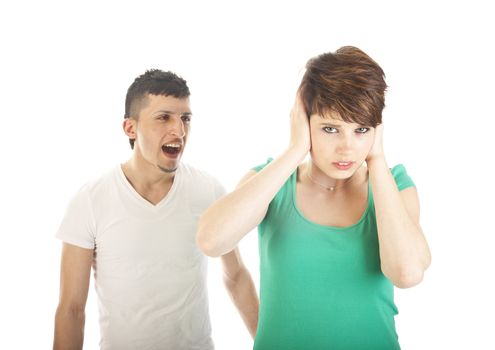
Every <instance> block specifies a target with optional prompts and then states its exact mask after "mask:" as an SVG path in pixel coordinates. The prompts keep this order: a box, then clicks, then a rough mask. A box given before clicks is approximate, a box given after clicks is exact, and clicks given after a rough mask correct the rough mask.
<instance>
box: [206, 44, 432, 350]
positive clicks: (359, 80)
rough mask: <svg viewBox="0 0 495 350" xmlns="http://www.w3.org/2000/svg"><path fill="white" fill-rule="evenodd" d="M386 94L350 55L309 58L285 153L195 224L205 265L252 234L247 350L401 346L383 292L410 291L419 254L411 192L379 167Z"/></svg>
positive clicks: (422, 254)
mask: <svg viewBox="0 0 495 350" xmlns="http://www.w3.org/2000/svg"><path fill="white" fill-rule="evenodd" d="M385 89H386V84H385V81H384V73H383V71H382V69H381V68H380V67H379V66H378V64H377V63H376V62H375V61H373V60H372V59H371V58H370V57H369V56H368V55H366V54H365V53H364V52H362V51H361V50H359V49H358V48H355V47H342V48H340V49H339V50H337V51H336V52H335V53H326V54H322V55H320V56H318V57H315V58H313V59H311V60H310V61H309V62H308V63H307V66H306V73H305V75H304V77H303V79H302V82H301V85H300V87H299V90H298V94H297V97H296V101H295V104H294V107H293V109H292V112H291V138H290V143H289V147H288V148H287V149H286V151H285V152H284V153H283V154H282V155H280V156H279V157H277V158H276V159H274V160H269V161H268V162H267V163H266V164H264V165H261V166H258V167H256V168H254V169H253V170H251V171H249V172H248V173H247V174H246V176H245V177H244V178H243V179H242V180H241V181H240V184H239V186H238V187H237V189H236V190H235V191H233V192H232V193H230V194H228V195H227V196H225V197H223V198H222V199H220V200H219V201H217V202H216V203H215V204H214V205H213V206H211V207H210V208H209V209H208V210H207V211H206V212H205V213H204V214H203V216H202V218H201V219H200V222H199V231H198V236H197V243H198V245H199V246H200V248H201V249H202V250H203V251H204V252H205V253H206V254H208V255H210V256H220V255H222V254H225V253H227V252H229V251H230V250H232V249H234V248H235V246H236V245H237V243H238V242H239V241H240V240H241V239H242V238H243V237H244V236H245V235H246V234H247V233H248V232H250V231H251V230H252V229H253V228H254V227H256V226H258V232H259V254H260V270H261V271H260V278H261V281H260V310H259V322H258V329H257V333H256V338H255V344H254V348H255V349H257V350H276V349H284V350H287V349H311V350H315V349H351V350H358V349H367V350H370V349H380V350H384V349H399V348H400V346H399V342H398V336H397V334H396V332H395V325H394V315H396V314H397V308H396V306H395V304H394V300H393V286H394V285H395V286H397V287H399V288H408V287H412V286H414V285H416V284H418V283H419V282H420V281H421V280H422V278H423V273H424V271H425V270H426V268H427V267H428V266H429V264H430V252H429V248H428V244H427V242H426V240H425V237H424V235H423V232H422V230H421V227H420V224H419V200H418V196H417V192H416V189H415V185H414V183H413V182H412V180H411V179H410V177H409V176H408V174H407V172H406V170H405V168H404V166H402V165H397V166H395V167H393V168H392V169H390V168H389V166H388V164H387V162H386V160H385V155H384V151H383V146H382V134H383V125H382V110H383V108H384V105H385V104H384V93H385ZM308 152H309V154H310V157H309V160H308V161H307V162H304V159H305V158H306V155H307V153H308Z"/></svg>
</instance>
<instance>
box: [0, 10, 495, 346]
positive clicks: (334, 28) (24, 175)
mask: <svg viewBox="0 0 495 350" xmlns="http://www.w3.org/2000/svg"><path fill="white" fill-rule="evenodd" d="M342 3H345V5H343V4H342ZM468 3H469V5H468ZM487 3H488V1H487V2H478V1H469V2H467V1H466V2H455V1H454V2H447V1H445V2H434V1H429V2H427V1H424V2H423V1H414V2H408V3H407V4H406V3H404V2H401V3H399V2H392V1H390V2H385V1H368V2H361V3H360V2H350V1H349V2H344V1H335V2H333V1H321V2H315V1H298V2H289V1H286V2H280V3H277V2H273V3H271V2H269V1H265V2H256V1H249V2H248V1H246V2H242V3H241V2H235V1H225V2H218V1H203V2H199V1H198V2H186V1H174V2H170V1H159V2H158V1H157V2H152V1H140V2H139V5H138V4H137V2H136V4H130V3H128V2H104V1H99V2H96V1H94V2H93V1H86V2H78V3H76V2H69V1H60V2H55V1H17V2H16V3H15V4H14V3H13V2H12V3H8V2H2V4H1V5H0V36H1V42H0V45H1V53H0V60H1V64H0V105H1V108H0V113H1V117H0V118H1V119H0V120H1V124H0V125H1V127H2V130H1V147H0V152H1V154H0V162H1V163H0V164H1V171H0V189H1V194H0V204H1V211H0V212H1V238H2V240H1V242H2V250H1V253H0V259H1V260H0V267H1V287H0V293H1V298H0V303H1V305H0V321H1V328H0V329H1V330H0V349H48V348H50V347H51V344H52V339H53V318H54V312H55V308H56V306H57V301H58V300H57V299H58V283H59V280H58V279H59V263H60V242H58V241H57V240H56V239H55V238H54V234H55V231H56V229H57V228H58V225H59V223H60V220H61V218H62V216H63V214H64V210H65V207H66V205H67V203H68V201H69V199H70V197H71V196H72V195H73V194H74V193H75V192H76V191H77V190H78V189H79V187H80V186H81V185H82V184H84V183H85V182H87V181H89V180H91V179H94V178H96V177H98V176H99V175H101V174H102V173H103V172H105V171H107V170H108V169H110V168H112V167H113V166H115V164H117V163H119V162H123V161H125V160H126V159H127V158H128V157H129V156H130V148H129V146H128V141H127V138H126V137H125V136H124V134H123V132H122V131H121V121H122V117H123V113H124V98H125V93H126V90H127V87H128V86H129V85H130V84H131V83H132V81H133V79H134V78H135V77H136V76H137V75H139V74H141V73H143V72H144V71H145V70H146V69H148V68H161V69H164V70H173V71H175V72H177V73H179V74H180V75H182V76H183V77H184V78H186V80H187V81H188V84H189V86H190V88H191V91H192V96H191V102H192V108H193V113H194V119H193V131H192V134H191V137H190V140H189V143H188V146H187V148H186V154H185V157H184V160H185V161H186V162H188V163H191V164H193V165H195V166H197V167H199V168H203V169H205V170H207V171H209V172H210V173H212V174H214V175H216V176H217V177H218V178H219V179H221V181H222V182H223V183H224V184H225V185H226V186H227V188H228V189H232V188H233V186H234V185H235V184H236V182H237V180H238V179H239V178H240V177H241V176H242V175H243V174H244V173H245V172H246V171H247V170H248V169H249V168H250V167H252V166H254V165H257V164H260V163H262V162H264V161H265V159H266V158H267V157H269V156H277V155H278V154H279V153H280V152H281V151H282V150H283V149H284V147H285V146H286V145H287V142H288V114H289V111H290V108H291V106H292V101H293V97H294V94H295V90H296V88H297V86H298V83H299V79H300V78H301V74H302V69H303V67H304V64H305V62H306V61H307V59H309V58H310V57H312V56H314V55H317V54H320V53H323V52H326V51H334V50H336V49H337V48H339V47H340V46H343V45H355V46H358V47H360V48H361V49H363V50H364V51H365V52H367V53H368V54H369V55H370V56H371V57H373V58H374V59H375V60H376V61H377V62H378V63H379V64H380V65H381V66H382V67H383V69H384V70H385V72H386V75H387V83H388V85H389V90H388V94H387V100H386V103H387V107H386V109H385V111H384V122H385V126H386V129H385V147H386V152H387V158H388V162H389V165H390V166H392V165H394V164H396V163H398V162H401V163H403V164H405V165H406V167H407V169H408V171H409V173H410V175H411V176H412V177H413V179H414V181H415V182H416V184H417V186H418V191H419V194H420V198H421V203H422V225H423V228H424V231H425V233H426V235H427V237H428V240H429V243H430V246H431V249H432V253H433V264H432V266H431V268H430V269H429V270H428V272H427V274H426V276H425V280H424V282H423V283H422V284H421V285H419V286H417V287H415V288H413V289H408V290H397V291H396V303H397V305H398V307H399V310H400V314H399V315H398V316H397V317H396V323H397V330H398V333H399V336H400V341H401V344H402V347H403V349H405V350H410V349H494V348H495V340H494V336H493V331H494V324H495V322H494V313H495V303H494V300H493V298H494V295H495V288H494V283H493V279H494V277H493V276H494V275H495V274H494V267H495V258H494V255H495V254H494V253H493V245H494V243H495V240H494V238H493V236H494V234H495V230H494V225H493V220H492V218H493V213H492V212H493V209H494V205H493V200H494V195H495V193H494V190H493V187H494V186H493V178H494V177H493V167H492V164H493V155H492V153H493V150H494V149H495V143H494V136H495V123H494V117H495V115H494V112H493V106H492V101H493V94H494V92H495V91H494V90H495V89H494V87H493V86H494V81H495V69H494V68H493V66H494V62H495V50H494V44H493V43H494V40H493V34H490V33H493V32H494V30H495V28H494V25H493V15H494V12H493V11H490V10H489V9H488V5H486V4H487ZM256 245H257V238H256V233H255V232H252V233H251V234H250V235H249V236H248V237H247V238H246V239H245V240H244V241H242V242H241V251H242V253H243V257H244V260H245V262H246V264H247V265H248V267H249V268H250V270H251V272H252V274H253V278H254V279H255V280H256V281H257V280H258V277H259V276H258V255H257V246H256ZM256 283H257V282H256ZM209 288H210V297H211V303H210V305H211V316H212V324H213V328H214V333H213V336H214V340H215V342H216V345H217V349H218V350H223V349H225V350H227V349H249V348H250V347H251V346H252V342H251V341H250V339H249V336H248V333H247V331H246V330H245V328H244V326H243V324H242V322H241V319H240V317H239V316H238V315H237V313H236V311H235V309H234V307H233V306H232V304H231V302H230V300H229V299H228V296H227V294H226V292H225V290H224V288H223V285H222V279H221V270H220V264H219V261H218V260H217V259H210V275H209ZM97 322H98V321H97V306H96V299H95V293H94V289H93V286H91V290H90V296H89V300H88V304H87V321H86V339H85V349H96V348H97V344H98V336H99V334H98V325H97Z"/></svg>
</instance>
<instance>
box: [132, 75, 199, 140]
mask: <svg viewBox="0 0 495 350" xmlns="http://www.w3.org/2000/svg"><path fill="white" fill-rule="evenodd" d="M190 94H191V93H190V91H189V87H188V86H187V82H186V81H185V80H184V79H182V78H181V77H179V76H178V75H177V74H175V73H172V72H170V71H168V72H164V71H162V70H160V69H150V70H147V71H146V72H145V73H144V74H142V75H140V76H138V77H137V78H136V79H135V80H134V82H133V83H132V84H131V86H129V89H127V95H126V97H125V114H124V118H134V119H136V120H137V119H138V117H139V113H140V111H141V109H142V108H144V107H145V106H146V103H147V102H148V100H147V99H148V95H157V96H159V95H163V96H173V97H176V98H187V97H189V95H190ZM129 143H130V144H131V148H134V139H129Z"/></svg>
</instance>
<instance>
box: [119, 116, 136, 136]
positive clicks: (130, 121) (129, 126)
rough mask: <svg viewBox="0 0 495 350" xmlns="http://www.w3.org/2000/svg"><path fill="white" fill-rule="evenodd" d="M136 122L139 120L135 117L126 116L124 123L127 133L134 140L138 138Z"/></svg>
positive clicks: (123, 126)
mask: <svg viewBox="0 0 495 350" xmlns="http://www.w3.org/2000/svg"><path fill="white" fill-rule="evenodd" d="M136 123H137V121H136V119H134V118H125V119H124V122H123V123H122V128H123V129H124V132H125V134H126V135H127V137H129V138H130V139H132V140H135V139H136Z"/></svg>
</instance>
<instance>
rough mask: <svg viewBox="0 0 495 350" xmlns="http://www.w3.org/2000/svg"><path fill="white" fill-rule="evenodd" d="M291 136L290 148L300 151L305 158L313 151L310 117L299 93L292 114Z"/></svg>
mask: <svg viewBox="0 0 495 350" xmlns="http://www.w3.org/2000/svg"><path fill="white" fill-rule="evenodd" d="M290 120H291V131H290V133H291V135H290V144H289V147H290V148H292V149H295V150H297V151H300V152H301V153H302V154H303V157H305V156H306V154H307V153H308V152H309V150H310V149H311V134H310V129H309V117H308V114H307V113H306V110H305V109H304V104H303V102H302V99H301V95H300V93H299V92H298V93H297V95H296V100H295V101H294V106H293V107H292V110H291V112H290Z"/></svg>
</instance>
